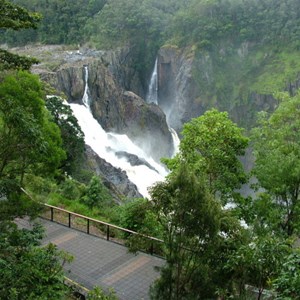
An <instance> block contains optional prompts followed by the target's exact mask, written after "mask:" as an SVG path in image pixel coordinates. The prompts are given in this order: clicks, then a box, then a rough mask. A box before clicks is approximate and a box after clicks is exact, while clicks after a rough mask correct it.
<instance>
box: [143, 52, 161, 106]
mask: <svg viewBox="0 0 300 300" xmlns="http://www.w3.org/2000/svg"><path fill="white" fill-rule="evenodd" d="M146 102H148V103H155V104H158V78H157V58H156V60H155V64H154V68H153V71H152V75H151V79H150V84H149V88H148V94H147V96H146Z"/></svg>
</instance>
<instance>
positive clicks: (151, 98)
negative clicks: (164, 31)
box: [146, 58, 180, 156]
mask: <svg viewBox="0 0 300 300" xmlns="http://www.w3.org/2000/svg"><path fill="white" fill-rule="evenodd" d="M157 65H158V63H157V58H156V60H155V64H154V68H153V72H152V75H151V80H150V83H149V87H148V94H147V96H146V102H147V103H155V104H157V105H158V73H157ZM164 113H165V114H166V112H164ZM167 119H168V118H167ZM169 131H170V132H171V134H172V139H173V148H174V151H173V156H174V155H175V154H176V153H177V152H178V151H179V144H180V139H179V137H178V135H177V132H176V131H175V130H174V129H173V128H171V127H170V126H169Z"/></svg>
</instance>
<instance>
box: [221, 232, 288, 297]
mask: <svg viewBox="0 0 300 300" xmlns="http://www.w3.org/2000/svg"><path fill="white" fill-rule="evenodd" d="M290 252H291V245H290V243H289V242H287V241H285V240H283V239H281V238H278V237H276V236H275V235H272V234H267V235H263V236H256V235H255V234H254V235H253V234H252V237H251V239H250V240H249V243H245V244H244V245H241V247H239V248H238V249H237V250H236V251H233V252H232V253H231V254H230V255H229V257H228V258H227V261H226V263H225V269H227V271H231V272H232V273H233V275H232V278H233V282H234V283H235V289H236V294H235V295H234V294H233V296H238V297H239V298H238V299H247V291H246V284H248V285H251V286H253V287H255V288H257V290H258V296H257V299H262V295H263V292H264V290H265V289H266V288H269V289H270V287H271V283H272V281H273V280H274V279H275V278H277V277H278V274H279V273H280V271H281V268H282V265H283V263H284V261H285V259H286V257H287V256H288V254H289V253H290Z"/></svg>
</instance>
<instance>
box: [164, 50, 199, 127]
mask: <svg viewBox="0 0 300 300" xmlns="http://www.w3.org/2000/svg"><path fill="white" fill-rule="evenodd" d="M194 60H195V57H194V55H193V53H186V52H185V51H183V50H179V49H177V48H175V47H164V48H162V49H161V50H160V51H159V53H158V103H159V106H160V107H162V109H163V111H164V112H165V113H166V115H167V119H168V123H169V124H170V126H171V127H172V128H174V129H175V130H176V131H177V132H178V131H180V130H181V128H182V125H183V124H184V123H186V122H188V121H189V120H190V119H191V118H193V117H197V116H199V115H201V114H202V113H203V112H204V106H203V104H202V103H201V102H199V101H198V99H197V97H198V96H199V93H200V91H199V89H198V87H197V84H196V83H195V81H194V79H193V76H192V67H193V63H194Z"/></svg>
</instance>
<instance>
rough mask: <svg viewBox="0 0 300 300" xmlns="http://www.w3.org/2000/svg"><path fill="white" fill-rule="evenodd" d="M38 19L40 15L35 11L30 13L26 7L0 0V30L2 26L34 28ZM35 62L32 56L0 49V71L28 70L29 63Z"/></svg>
mask: <svg viewBox="0 0 300 300" xmlns="http://www.w3.org/2000/svg"><path fill="white" fill-rule="evenodd" d="M39 20H40V15H39V14H37V13H30V12H28V11H27V10H26V9H24V8H22V7H20V6H18V5H14V4H12V3H10V2H8V1H6V0H1V1H0V30H3V29H2V28H5V29H12V30H20V29H23V28H36V27H37V23H38V21H39ZM37 62H38V61H37V60H36V59H34V58H28V57H24V56H18V55H16V54H12V53H10V52H8V51H6V50H3V49H0V71H2V70H6V69H25V70H29V68H30V67H31V65H33V64H35V63H37Z"/></svg>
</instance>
